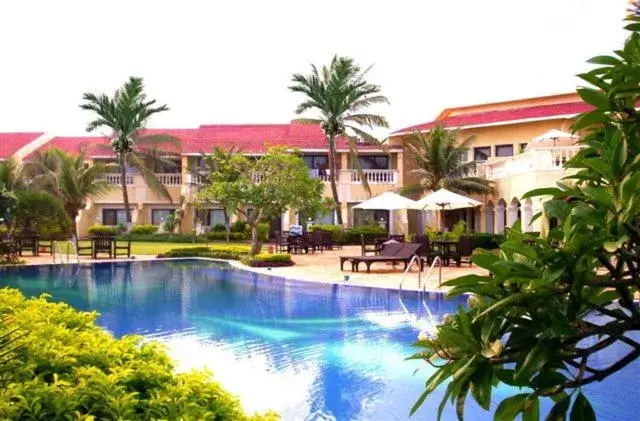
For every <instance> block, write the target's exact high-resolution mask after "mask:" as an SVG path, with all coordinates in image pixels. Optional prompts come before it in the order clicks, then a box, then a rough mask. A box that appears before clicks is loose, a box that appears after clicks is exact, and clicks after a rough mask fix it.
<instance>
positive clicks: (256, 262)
mask: <svg viewBox="0 0 640 421" xmlns="http://www.w3.org/2000/svg"><path fill="white" fill-rule="evenodd" d="M242 263H244V264H245V265H247V266H252V267H283V266H293V265H294V264H295V263H294V262H293V260H291V255H290V254H289V253H278V254H268V253H260V254H257V255H255V256H253V257H249V256H246V257H243V258H242Z"/></svg>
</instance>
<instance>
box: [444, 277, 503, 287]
mask: <svg viewBox="0 0 640 421" xmlns="http://www.w3.org/2000/svg"><path fill="white" fill-rule="evenodd" d="M490 280H491V278H490V277H489V276H480V275H475V274H471V275H465V276H460V277H459V278H454V279H451V280H449V281H446V282H443V283H442V285H443V286H449V287H455V286H469V285H476V284H482V283H485V282H487V281H490Z"/></svg>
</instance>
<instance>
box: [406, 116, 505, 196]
mask: <svg viewBox="0 0 640 421" xmlns="http://www.w3.org/2000/svg"><path fill="white" fill-rule="evenodd" d="M458 137H459V131H458V130H455V129H451V130H449V129H445V128H443V127H440V126H435V127H433V128H432V129H431V130H430V131H429V132H427V133H420V132H418V133H414V134H412V135H409V137H408V138H407V139H406V141H405V146H406V148H407V151H408V152H409V153H410V155H411V156H413V157H414V159H415V160H416V163H417V167H418V168H416V169H414V170H412V171H411V173H413V174H415V175H417V176H418V177H419V181H418V183H415V184H409V185H407V186H405V187H404V188H403V189H402V191H403V192H404V193H406V194H412V193H413V194H416V193H423V192H425V191H435V190H438V189H439V188H446V189H448V190H451V191H454V192H458V193H467V194H471V193H478V194H488V193H491V192H492V191H493V187H492V186H491V182H490V181H488V180H485V179H484V178H480V177H476V176H475V175H473V174H475V169H476V163H475V161H468V159H467V156H468V153H469V150H470V147H471V145H472V144H473V142H474V137H473V136H469V137H467V138H465V139H463V140H462V141H460V142H459V141H458Z"/></svg>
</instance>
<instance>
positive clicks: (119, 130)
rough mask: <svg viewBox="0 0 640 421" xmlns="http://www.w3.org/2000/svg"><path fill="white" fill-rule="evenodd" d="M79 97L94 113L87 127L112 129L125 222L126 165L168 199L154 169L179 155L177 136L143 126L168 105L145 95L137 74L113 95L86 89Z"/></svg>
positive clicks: (83, 106)
mask: <svg viewBox="0 0 640 421" xmlns="http://www.w3.org/2000/svg"><path fill="white" fill-rule="evenodd" d="M82 99H83V100H84V103H83V104H81V105H80V108H81V109H83V110H86V111H91V112H92V113H93V114H94V116H95V119H94V120H92V121H91V122H90V123H89V124H88V126H87V131H88V132H93V131H95V130H98V129H101V128H106V129H108V130H110V131H111V133H110V134H111V136H112V137H113V139H112V141H111V148H112V150H113V152H115V154H116V156H117V157H118V166H119V169H120V180H121V186H120V187H121V188H122V198H123V202H124V208H125V211H126V214H127V222H131V208H130V206H129V195H128V192H127V181H126V180H127V177H126V174H127V172H126V168H127V167H133V168H136V169H137V170H138V171H139V173H140V175H141V176H142V178H143V179H144V181H145V183H146V184H147V186H149V188H150V189H151V190H152V191H154V192H155V193H156V194H158V195H160V196H161V197H163V198H164V199H167V200H169V201H171V200H172V199H171V195H170V194H169V191H168V190H167V188H166V187H165V186H164V185H163V184H162V183H161V182H160V181H159V180H158V178H157V177H156V174H155V171H154V170H155V167H156V166H157V165H158V164H160V165H162V164H168V165H172V164H173V162H172V160H171V158H173V159H179V155H178V154H176V152H175V151H176V150H179V148H180V140H179V139H177V138H175V137H173V136H170V135H168V134H163V133H159V134H150V133H145V130H144V129H145V127H146V125H147V122H148V121H149V119H150V118H151V117H152V116H153V115H155V114H158V113H162V112H165V111H168V110H169V107H168V106H167V105H157V104H156V100H155V99H153V100H149V99H147V97H146V94H145V93H144V83H143V81H142V78H139V77H130V78H129V80H128V81H127V82H126V83H125V84H124V85H123V86H122V87H121V88H120V89H118V90H116V91H115V93H114V94H113V96H112V97H110V96H108V95H106V94H100V95H96V94H92V93H85V94H84V95H83V96H82Z"/></svg>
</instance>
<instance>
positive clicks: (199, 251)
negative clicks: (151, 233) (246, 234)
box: [158, 244, 250, 260]
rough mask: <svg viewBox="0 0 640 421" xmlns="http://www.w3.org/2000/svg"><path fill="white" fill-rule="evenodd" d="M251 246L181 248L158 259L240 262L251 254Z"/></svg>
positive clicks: (217, 245) (220, 245) (219, 245)
mask: <svg viewBox="0 0 640 421" xmlns="http://www.w3.org/2000/svg"><path fill="white" fill-rule="evenodd" d="M249 250H250V247H249V246H230V245H224V244H216V245H212V246H208V247H207V246H199V247H180V248H175V249H171V250H169V251H167V252H166V253H163V254H161V255H158V257H210V258H214V259H229V260H239V259H240V258H241V257H242V256H246V255H248V254H249Z"/></svg>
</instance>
